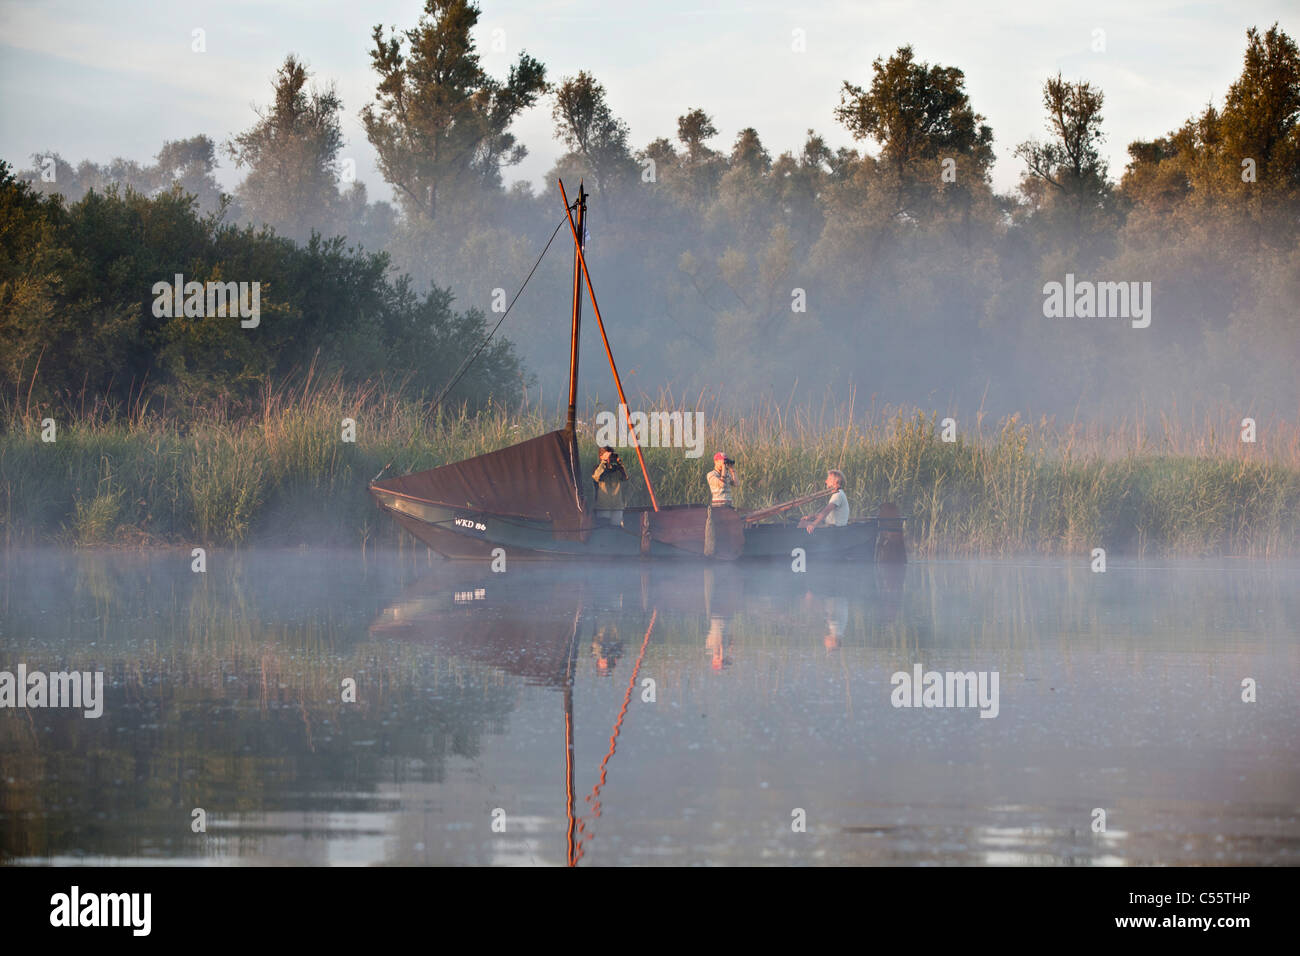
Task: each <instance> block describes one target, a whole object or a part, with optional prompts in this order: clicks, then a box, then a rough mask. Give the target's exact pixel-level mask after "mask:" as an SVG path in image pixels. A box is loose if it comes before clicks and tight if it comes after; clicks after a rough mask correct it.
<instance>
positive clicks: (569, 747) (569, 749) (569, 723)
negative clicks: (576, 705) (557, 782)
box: [564, 601, 582, 866]
mask: <svg viewBox="0 0 1300 956" xmlns="http://www.w3.org/2000/svg"><path fill="white" fill-rule="evenodd" d="M581 618H582V602H581V601H579V602H578V609H577V610H576V611H574V612H573V635H572V636H571V637H570V638H569V659H568V661H567V662H566V664H565V666H564V793H565V798H566V803H565V811H566V813H567V814H568V818H569V828H568V834H567V843H568V861H569V866H575V865H576V864H577V862H578V856H577V846H576V845H575V844H574V842H573V837H574V826H575V825H576V823H577V820H576V819H575V818H574V816H573V674H574V671H575V670H577V667H578V621H579V620H580V619H581Z"/></svg>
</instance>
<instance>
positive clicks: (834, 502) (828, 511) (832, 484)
mask: <svg viewBox="0 0 1300 956" xmlns="http://www.w3.org/2000/svg"><path fill="white" fill-rule="evenodd" d="M826 487H827V488H829V489H831V496H830V498H828V499H827V501H826V506H825V507H824V508H822V510H821V511H819V512H817V513H816V514H815V515H811V516H810V517H807V518H802V519H800V521H799V527H801V528H807V530H808V533H809V534H812V533H813V531H814V530H816V528H817V526H818V525H819V524H822V523H825V524H826V525H827V527H831V528H842V527H844V526H845V525H846V524H848V523H849V496H848V495H846V494H845V493H844V472H842V471H840V470H839V469H838V468H832V469H831V470H830V471H828V472H826Z"/></svg>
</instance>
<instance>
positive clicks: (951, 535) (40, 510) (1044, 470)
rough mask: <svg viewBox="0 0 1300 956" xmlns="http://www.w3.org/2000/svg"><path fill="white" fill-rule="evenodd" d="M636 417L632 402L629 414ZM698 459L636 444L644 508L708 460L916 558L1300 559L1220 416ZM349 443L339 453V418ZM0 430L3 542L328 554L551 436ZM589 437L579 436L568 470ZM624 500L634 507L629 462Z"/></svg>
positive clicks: (744, 422) (773, 432)
mask: <svg viewBox="0 0 1300 956" xmlns="http://www.w3.org/2000/svg"><path fill="white" fill-rule="evenodd" d="M643 407H644V406H643ZM702 412H703V414H704V416H705V418H704V422H705V435H706V438H707V441H706V444H705V453H704V455H703V456H702V457H701V458H696V459H688V458H685V457H684V454H683V452H682V450H680V449H669V448H650V449H647V450H646V459H647V464H648V466H649V468H650V474H651V478H652V480H654V482H655V491H656V494H657V496H658V498H659V500H660V502H661V503H677V502H687V501H696V502H698V501H703V500H705V497H706V486H705V483H704V480H703V477H704V473H705V471H706V470H707V469H708V467H709V466H710V459H711V457H712V452H713V450H714V449H716V448H724V449H725V450H726V451H727V452H728V453H730V454H731V455H732V456H733V457H735V458H736V459H737V461H738V462H739V470H740V475H741V479H742V488H741V492H740V495H739V500H738V504H739V505H740V506H741V507H745V508H750V507H760V506H762V505H764V504H769V503H772V502H776V501H780V500H783V499H786V498H790V497H794V496H796V495H800V494H806V493H808V492H811V491H815V490H817V489H819V488H820V487H821V486H822V479H823V478H824V475H825V470H826V469H827V468H830V467H836V466H838V467H840V468H841V469H842V470H843V471H844V472H845V474H846V475H847V476H848V483H849V486H848V491H849V498H850V502H851V504H852V506H853V508H854V511H855V513H870V512H873V511H874V510H875V507H876V506H877V505H878V504H879V503H880V502H882V501H893V502H896V503H897V504H899V505H900V507H901V508H902V509H903V512H904V513H905V514H910V515H913V516H915V519H914V520H913V521H911V522H909V525H908V537H909V540H910V543H911V546H912V549H913V552H914V553H916V554H920V555H944V554H954V555H956V554H975V555H998V554H1012V553H1041V554H1086V553H1087V552H1089V551H1090V550H1091V549H1092V548H1094V547H1105V548H1107V549H1108V550H1109V551H1113V552H1116V553H1128V554H1148V555H1153V554H1179V555H1202V554H1237V555H1251V556H1258V557H1265V556H1267V557H1275V556H1283V555H1294V554H1297V553H1300V432H1298V431H1297V429H1296V428H1295V426H1293V425H1289V424H1279V423H1269V422H1263V421H1261V422H1260V423H1259V426H1258V428H1259V437H1258V440H1257V442H1255V443H1253V444H1247V443H1244V442H1241V441H1240V437H1239V421H1240V417H1239V416H1234V415H1229V414H1227V413H1225V414H1223V415H1219V416H1209V417H1207V418H1204V419H1203V420H1202V421H1201V422H1200V423H1199V424H1198V425H1197V426H1195V427H1189V426H1186V425H1175V424H1173V423H1172V421H1168V420H1167V421H1165V422H1163V423H1162V424H1161V425H1160V426H1159V427H1158V428H1156V429H1154V430H1151V429H1147V428H1144V427H1140V426H1138V425H1136V424H1128V425H1117V426H1115V427H1113V428H1110V429H1102V428H1090V429H1086V428H1078V427H1062V426H1057V425H1055V424H1053V423H1051V422H1048V421H1039V422H1025V421H1021V420H1019V419H1016V418H1013V419H1010V420H1004V421H1001V422H997V423H992V422H988V421H985V420H983V419H982V418H981V417H980V416H976V415H972V416H969V417H966V418H964V417H963V416H962V415H960V414H953V415H952V417H953V418H954V419H956V440H955V441H952V442H945V441H942V440H941V438H940V430H941V428H940V424H939V423H940V421H941V419H942V418H945V417H947V413H945V414H944V415H927V414H926V413H924V412H920V411H916V410H897V409H884V410H879V409H871V410H868V411H867V412H865V413H864V412H862V411H861V410H860V409H859V410H858V411H857V413H856V414H855V413H854V411H853V409H852V408H851V406H849V407H844V408H838V409H833V410H827V409H825V408H823V409H822V410H820V411H809V410H803V411H789V410H783V409H780V408H777V407H769V408H765V409H761V410H759V411H758V412H756V413H754V414H752V415H731V416H728V415H723V414H718V413H714V412H711V411H710V410H709V409H708V408H704V409H702ZM345 418H350V419H353V420H354V421H355V422H356V441H355V442H346V441H343V440H342V431H343V420H344V419H345ZM0 421H2V422H3V427H4V431H3V433H2V434H0V524H2V528H3V539H4V541H5V543H6V544H7V545H9V546H14V545H20V544H26V543H36V542H50V541H56V542H62V543H66V544H72V545H80V546H85V545H97V544H117V545H122V544H141V545H153V544H191V543H194V544H200V543H201V544H216V545H229V544H245V545H247V544H262V543H264V544H280V545H283V544H300V543H305V544H331V545H355V546H362V545H373V544H391V543H396V542H397V541H398V534H399V533H398V532H397V531H396V530H395V528H394V526H393V524H392V522H391V521H389V520H388V519H387V518H385V517H384V516H383V515H381V514H380V513H379V512H378V511H377V509H376V508H375V506H374V504H373V503H372V501H371V499H370V497H369V495H368V494H367V492H366V484H367V482H368V481H369V479H370V478H371V477H372V476H374V475H375V474H376V473H377V472H378V471H379V470H380V469H381V468H382V467H383V466H384V465H385V464H388V463H390V462H391V468H390V470H389V472H388V474H402V473H405V472H408V471H414V470H418V469H422V468H429V467H433V466H435V465H439V464H443V463H446V462H450V461H456V460H459V459H462V458H466V457H469V456H471V455H475V454H479V453H482V452H485V451H490V450H492V449H495V448H500V447H502V446H505V445H508V444H511V443H512V442H515V441H520V440H523V439H524V438H528V437H531V436H533V435H536V434H539V433H541V432H542V431H545V430H547V429H549V428H554V427H556V425H557V424H558V422H559V417H558V416H557V415H556V414H555V413H554V412H549V413H548V414H545V415H543V414H541V413H540V412H538V411H536V410H534V411H528V410H525V411H522V412H520V411H514V412H510V413H507V412H506V411H503V410H497V411H491V412H488V413H485V414H482V415H480V416H478V417H476V418H472V419H471V418H468V417H466V416H464V415H463V414H461V415H455V414H451V415H447V414H444V415H440V416H439V417H438V418H436V419H434V420H430V418H429V416H428V415H427V411H426V409H425V408H424V407H422V406H421V405H419V404H418V403H415V402H412V401H408V400H405V399H403V398H402V397H400V396H399V395H394V394H391V393H385V392H382V391H379V390H374V389H369V390H367V389H362V390H347V389H343V388H340V387H337V386H330V387H307V388H305V389H303V390H300V391H296V392H287V391H281V392H277V393H273V394H268V395H266V396H265V397H264V399H263V401H262V403H261V412H260V415H259V416H258V417H257V418H256V419H254V420H251V421H243V422H230V421H221V420H209V421H200V422H193V423H186V424H183V425H181V424H176V423H169V422H167V421H166V420H164V419H162V418H159V417H155V416H149V415H145V414H141V415H137V416H136V417H135V418H134V419H131V420H122V419H107V418H103V417H95V416H84V417H82V418H81V419H79V420H73V421H67V422H62V421H60V422H57V429H58V430H57V433H56V440H55V441H54V442H44V441H42V436H41V418H40V417H39V413H20V412H19V411H17V410H14V409H12V408H11V409H9V410H8V411H7V412H6V413H5V415H4V416H3V419H0ZM594 435H595V431H594V428H593V427H590V426H589V427H585V428H584V429H583V455H584V462H587V463H588V467H590V463H591V461H592V459H593V456H594V450H595V442H594ZM626 459H627V461H628V463H629V470H630V471H631V472H632V474H633V479H634V480H633V482H632V487H633V489H634V494H633V499H634V501H638V502H642V503H644V502H646V500H647V499H646V498H645V495H644V482H643V481H642V479H641V477H640V475H639V473H638V470H637V469H636V465H635V455H633V454H632V453H631V452H630V451H629V452H628V454H627V455H626Z"/></svg>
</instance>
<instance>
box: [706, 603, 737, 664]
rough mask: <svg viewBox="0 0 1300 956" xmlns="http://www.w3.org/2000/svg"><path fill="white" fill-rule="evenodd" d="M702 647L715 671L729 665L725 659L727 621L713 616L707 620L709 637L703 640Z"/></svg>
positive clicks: (719, 616) (715, 615)
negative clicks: (708, 655)
mask: <svg viewBox="0 0 1300 956" xmlns="http://www.w3.org/2000/svg"><path fill="white" fill-rule="evenodd" d="M704 647H705V649H706V650H707V651H708V652H709V654H710V663H711V664H712V665H713V669H714V670H715V671H720V670H722V668H723V666H724V665H726V664H730V663H731V660H730V659H729V658H728V657H727V619H726V618H725V617H722V616H721V615H718V614H714V615H713V616H712V617H710V618H709V636H708V637H706V638H705V639H704Z"/></svg>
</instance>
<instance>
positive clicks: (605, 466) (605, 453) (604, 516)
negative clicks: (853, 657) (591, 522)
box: [591, 445, 627, 528]
mask: <svg viewBox="0 0 1300 956" xmlns="http://www.w3.org/2000/svg"><path fill="white" fill-rule="evenodd" d="M591 480H592V481H593V482H595V483H596V520H597V521H598V522H604V523H605V524H610V525H614V526H615V527H619V528H621V527H623V482H625V481H627V469H626V468H624V467H623V462H622V461H621V460H620V459H619V457H618V452H616V451H614V449H613V448H611V447H610V446H609V445H606V446H605V447H604V448H602V449H601V450H600V461H599V462H598V463H597V465H596V470H595V471H593V472H592V473H591Z"/></svg>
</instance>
